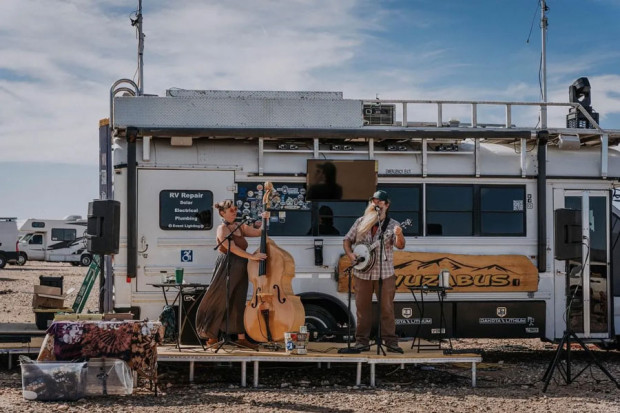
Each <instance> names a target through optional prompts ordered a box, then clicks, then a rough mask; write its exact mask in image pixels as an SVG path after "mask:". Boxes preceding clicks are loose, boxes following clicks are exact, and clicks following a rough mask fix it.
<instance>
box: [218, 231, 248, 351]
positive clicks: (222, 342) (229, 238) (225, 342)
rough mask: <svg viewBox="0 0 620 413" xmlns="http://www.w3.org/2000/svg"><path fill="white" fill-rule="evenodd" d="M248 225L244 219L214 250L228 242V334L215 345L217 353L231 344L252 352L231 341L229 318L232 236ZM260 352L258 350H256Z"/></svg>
mask: <svg viewBox="0 0 620 413" xmlns="http://www.w3.org/2000/svg"><path fill="white" fill-rule="evenodd" d="M245 223H246V220H245V219H243V220H241V221H240V222H239V223H238V224H237V226H236V227H235V229H233V230H232V231H231V232H230V234H228V235H227V236H226V238H224V239H223V240H221V241H220V242H219V243H218V244H217V245H216V246H215V248H213V249H214V250H217V249H218V248H219V247H220V246H221V245H222V244H223V243H224V242H225V241H228V248H227V249H226V332H225V333H224V339H223V340H220V341H219V342H218V343H216V344H214V345H213V347H215V353H217V352H218V351H220V349H221V348H222V347H224V346H225V345H228V344H231V345H233V346H236V347H238V348H243V349H247V350H252V349H251V348H249V347H247V346H244V345H243V344H239V343H237V342H234V341H232V340H231V339H230V333H229V324H230V321H229V317H230V254H231V252H230V245H231V243H232V236H233V234H234V233H235V232H236V231H237V230H238V229H239V228H241V226H242V225H243V224H245ZM256 351H258V350H256Z"/></svg>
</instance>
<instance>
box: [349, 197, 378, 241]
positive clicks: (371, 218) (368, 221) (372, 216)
mask: <svg viewBox="0 0 620 413" xmlns="http://www.w3.org/2000/svg"><path fill="white" fill-rule="evenodd" d="M379 215H380V216H381V219H382V220H383V219H385V210H383V209H382V210H381V212H380V214H379ZM377 222H379V218H378V216H377V210H376V209H375V204H374V203H373V202H371V203H370V204H368V206H367V207H366V210H365V211H364V215H363V217H362V220H361V221H360V223H359V225H358V227H357V236H356V237H355V238H356V242H360V241H361V240H362V239H363V238H364V237H365V236H366V234H367V233H368V231H370V229H371V228H372V227H373V225H375V224H376V223H377Z"/></svg>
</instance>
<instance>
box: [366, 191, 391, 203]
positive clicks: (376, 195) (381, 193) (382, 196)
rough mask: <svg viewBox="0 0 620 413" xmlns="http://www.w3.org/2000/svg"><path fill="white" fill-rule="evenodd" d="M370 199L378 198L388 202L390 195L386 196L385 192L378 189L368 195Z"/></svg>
mask: <svg viewBox="0 0 620 413" xmlns="http://www.w3.org/2000/svg"><path fill="white" fill-rule="evenodd" d="M370 199H371V200H373V199H378V200H380V201H385V202H388V203H389V202H390V197H388V194H387V192H385V191H382V190H378V191H377V192H375V193H374V194H372V196H371V197H370Z"/></svg>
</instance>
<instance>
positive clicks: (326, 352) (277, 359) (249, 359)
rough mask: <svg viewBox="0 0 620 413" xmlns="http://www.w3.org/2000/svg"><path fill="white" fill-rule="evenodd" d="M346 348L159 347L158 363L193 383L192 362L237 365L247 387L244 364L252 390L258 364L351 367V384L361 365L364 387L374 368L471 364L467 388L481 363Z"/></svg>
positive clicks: (428, 353) (407, 347)
mask: <svg viewBox="0 0 620 413" xmlns="http://www.w3.org/2000/svg"><path fill="white" fill-rule="evenodd" d="M344 347H346V344H343V343H315V342H310V343H309V345H308V354H304V355H296V354H286V352H285V351H284V350H278V351H273V350H270V349H265V348H263V347H262V346H261V347H260V349H259V351H252V350H245V349H239V348H237V347H235V346H224V347H223V348H221V349H220V350H219V351H218V352H217V353H215V352H214V351H213V350H212V349H207V350H203V349H202V347H200V346H182V347H181V350H179V349H178V348H177V347H176V346H160V347H159V348H158V351H157V353H158V356H157V357H158V361H160V362H189V381H190V382H193V381H194V365H195V363H196V362H198V363H203V362H232V363H235V362H236V363H241V386H242V387H246V386H247V364H248V363H252V366H253V376H252V378H253V386H254V387H257V386H258V383H259V366H260V363H261V362H265V363H268V362H271V363H326V364H327V365H328V366H330V365H331V363H355V364H356V365H357V374H356V379H355V384H356V385H358V386H359V385H360V384H361V383H362V365H363V364H368V365H369V366H370V375H369V378H368V383H369V385H370V386H373V387H374V386H375V383H376V382H375V370H376V366H377V364H396V365H398V364H400V365H405V364H451V363H471V384H472V387H476V364H477V363H480V362H481V361H482V357H481V356H480V355H478V354H444V353H443V351H442V350H441V349H436V350H423V351H418V349H417V348H413V349H412V348H411V341H409V342H401V343H400V347H401V348H402V349H403V350H404V354H398V353H389V352H388V353H386V355H383V354H379V355H377V348H376V347H372V348H371V349H370V351H365V352H362V353H359V354H340V353H338V349H340V348H344Z"/></svg>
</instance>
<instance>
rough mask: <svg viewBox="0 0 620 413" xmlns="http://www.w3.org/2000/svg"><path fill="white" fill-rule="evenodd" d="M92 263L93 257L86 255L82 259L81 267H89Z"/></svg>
mask: <svg viewBox="0 0 620 413" xmlns="http://www.w3.org/2000/svg"><path fill="white" fill-rule="evenodd" d="M92 261H93V257H91V256H90V255H89V254H84V255H82V256H81V257H80V265H82V266H84V267H88V266H89V265H90V263H91V262H92Z"/></svg>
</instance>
